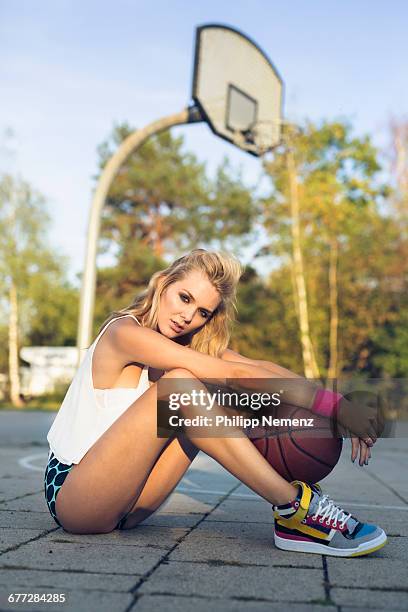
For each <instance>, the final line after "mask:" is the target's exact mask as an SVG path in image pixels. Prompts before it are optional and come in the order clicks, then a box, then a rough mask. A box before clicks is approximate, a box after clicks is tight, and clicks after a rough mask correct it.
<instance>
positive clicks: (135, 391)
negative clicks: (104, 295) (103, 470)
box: [47, 314, 149, 464]
mask: <svg viewBox="0 0 408 612" xmlns="http://www.w3.org/2000/svg"><path fill="white" fill-rule="evenodd" d="M123 316H126V317H132V318H133V319H134V320H135V321H136V322H137V323H138V324H139V325H140V323H139V321H138V320H137V319H136V317H135V316H133V315H130V314H128V315H122V317H116V318H115V319H112V320H111V321H109V323H108V324H107V325H106V326H105V327H104V329H103V330H102V331H101V332H100V334H99V335H98V336H97V338H96V339H95V341H94V342H93V344H91V346H90V347H89V348H88V350H87V352H86V354H85V358H84V360H83V361H82V363H81V365H80V367H79V368H78V370H77V372H76V374H75V376H74V378H73V380H72V383H71V385H70V386H69V388H68V391H67V393H66V395H65V398H64V401H63V402H62V404H61V407H60V409H59V411H58V414H57V416H56V417H55V419H54V422H53V424H52V426H51V429H50V430H49V432H48V435H47V440H48V443H49V445H50V454H51V451H52V452H53V453H54V455H55V457H56V458H57V459H58V460H59V461H61V462H62V463H66V464H71V463H79V462H80V461H81V459H82V457H83V456H84V455H85V454H86V453H87V452H88V450H89V449H90V448H91V446H92V445H93V444H95V442H96V441H97V440H98V439H99V438H100V437H101V436H102V434H103V433H105V431H106V430H107V429H109V427H110V426H111V425H112V423H114V422H115V421H116V419H118V418H119V417H120V415H121V414H123V412H125V410H126V409H127V408H128V407H129V406H130V404H132V403H133V402H134V401H135V400H136V399H137V398H138V397H140V396H141V395H142V394H143V393H144V392H145V391H146V390H147V389H148V388H149V376H148V368H147V366H144V368H143V370H142V372H141V375H140V380H139V383H138V385H137V387H135V388H129V389H125V388H117V389H95V388H94V386H93V380H92V357H93V354H94V350H95V346H96V344H97V342H98V340H99V338H100V337H101V336H102V334H103V333H104V332H105V330H106V329H107V328H108V327H109V325H110V324H111V323H113V322H114V321H117V320H118V319H120V318H123Z"/></svg>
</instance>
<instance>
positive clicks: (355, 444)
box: [351, 437, 371, 466]
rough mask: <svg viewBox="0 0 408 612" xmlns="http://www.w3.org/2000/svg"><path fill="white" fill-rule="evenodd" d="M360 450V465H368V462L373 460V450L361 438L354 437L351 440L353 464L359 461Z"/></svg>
mask: <svg viewBox="0 0 408 612" xmlns="http://www.w3.org/2000/svg"><path fill="white" fill-rule="evenodd" d="M367 442H368V440H367ZM359 450H360V459H359V465H360V466H363V465H368V461H369V459H371V448H370V446H369V444H367V443H366V442H365V441H364V440H362V439H361V438H357V437H352V438H351V460H352V462H353V463H354V461H355V460H356V459H357V455H358V451H359Z"/></svg>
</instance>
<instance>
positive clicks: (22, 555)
mask: <svg viewBox="0 0 408 612" xmlns="http://www.w3.org/2000/svg"><path fill="white" fill-rule="evenodd" d="M50 551H51V552H50ZM166 553H167V550H166V549H165V548H160V549H159V548H151V547H142V546H134V547H132V546H121V545H117V546H115V548H114V550H112V546H111V545H109V544H105V545H103V544H85V543H84V544H65V543H58V542H48V543H47V542H43V541H42V540H40V541H36V542H30V543H28V544H24V545H23V546H21V547H20V548H19V549H18V550H15V551H10V552H7V553H4V554H3V555H2V556H1V557H0V567H2V566H8V567H10V566H13V567H17V568H33V569H52V570H73V571H81V570H82V571H88V572H105V573H107V574H110V573H112V572H114V573H117V572H118V573H121V574H144V573H145V572H147V571H149V570H150V569H151V568H152V567H154V565H155V564H156V563H157V562H158V561H159V560H160V559H161V558H162V557H163V556H164V555H165V554H166Z"/></svg>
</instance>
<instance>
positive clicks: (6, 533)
mask: <svg viewBox="0 0 408 612" xmlns="http://www.w3.org/2000/svg"><path fill="white" fill-rule="evenodd" d="M42 533H44V531H42V530H38V529H15V528H13V529H2V530H1V531H0V553H2V552H4V551H5V550H7V549H8V548H12V547H13V546H16V545H18V544H23V543H24V542H28V541H29V540H32V539H33V538H35V537H37V536H39V535H41V534H42ZM45 533H46V532H45Z"/></svg>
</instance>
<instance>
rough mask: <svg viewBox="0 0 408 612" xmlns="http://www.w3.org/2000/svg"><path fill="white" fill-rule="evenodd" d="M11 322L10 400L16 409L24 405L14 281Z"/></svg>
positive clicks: (12, 285) (11, 298) (11, 291)
mask: <svg viewBox="0 0 408 612" xmlns="http://www.w3.org/2000/svg"><path fill="white" fill-rule="evenodd" d="M9 297H10V320H9V337H8V338H9V378H10V400H11V403H12V404H13V406H14V407H15V408H21V407H22V406H23V405H24V403H23V401H22V400H21V397H20V375H19V369H18V303H17V290H16V286H15V284H14V280H13V279H11V285H10V296H9Z"/></svg>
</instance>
